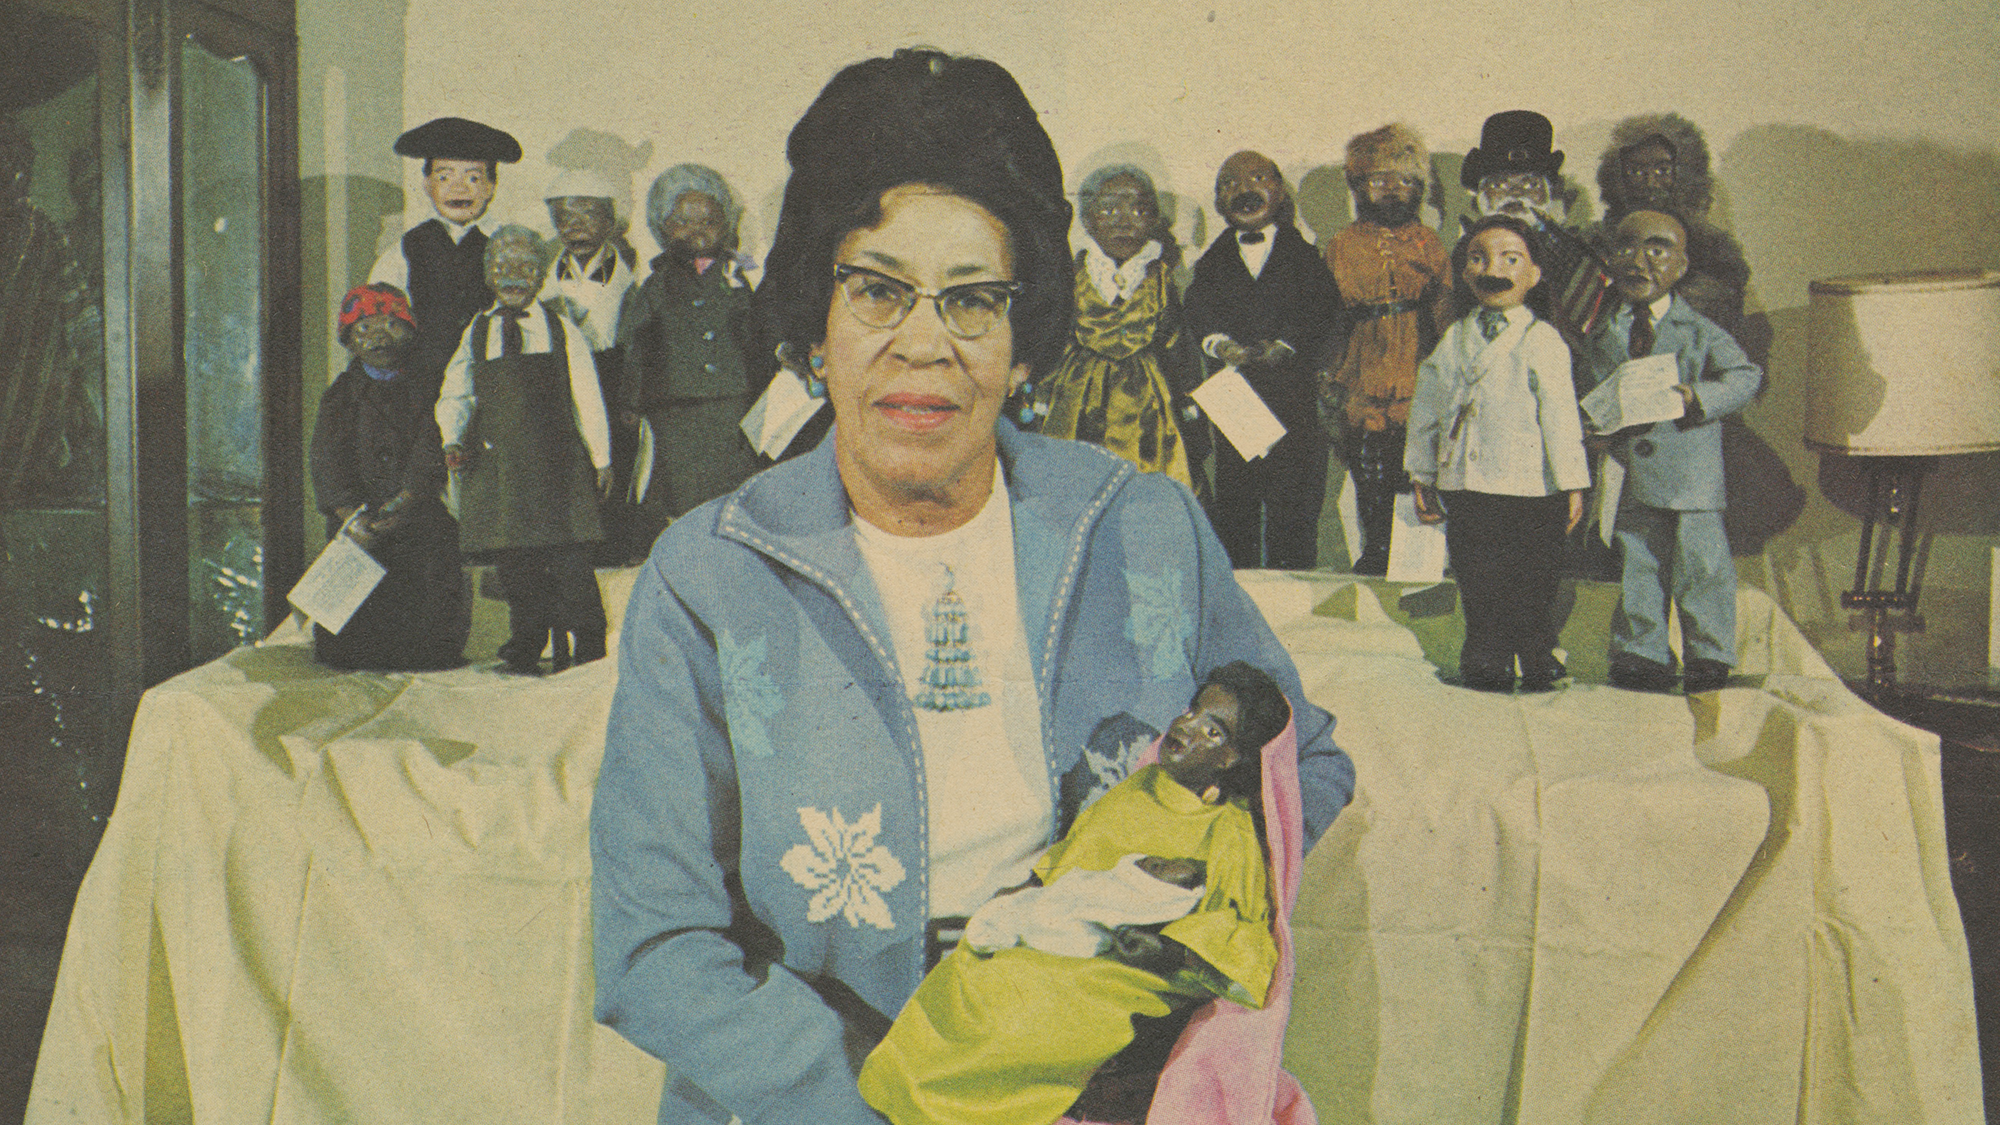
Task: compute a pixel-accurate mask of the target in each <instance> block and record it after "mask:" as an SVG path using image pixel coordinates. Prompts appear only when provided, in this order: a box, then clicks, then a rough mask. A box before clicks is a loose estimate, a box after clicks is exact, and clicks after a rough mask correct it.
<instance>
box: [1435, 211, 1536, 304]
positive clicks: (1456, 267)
mask: <svg viewBox="0 0 2000 1125" xmlns="http://www.w3.org/2000/svg"><path fill="white" fill-rule="evenodd" d="M1489 230H1508V231H1513V232H1514V233H1515V234H1517V235H1519V236H1520V237H1521V242H1522V244H1523V245H1525V246H1527V248H1528V260H1529V261H1531V262H1533V263H1535V265H1537V266H1540V265H1541V264H1542V251H1543V249H1544V246H1543V244H1542V236H1541V235H1539V234H1537V233H1535V229H1534V228H1533V227H1530V226H1529V225H1528V224H1527V223H1526V222H1524V221H1523V220H1521V219H1518V218H1515V217H1514V216H1512V215H1488V216H1486V217H1485V218H1483V219H1480V220H1479V221H1478V222H1476V223H1472V224H1470V225H1468V226H1466V228H1465V233H1464V234H1462V235H1460V236H1459V239H1458V245H1456V246H1454V247H1452V248H1451V275H1452V276H1453V277H1455V278H1457V279H1458V282H1457V285H1456V289H1455V292H1454V293H1453V301H1452V317H1453V319H1457V318H1458V317H1462V316H1464V315H1465V314H1466V313H1469V312H1471V311H1472V310H1473V309H1476V308H1478V307H1479V298H1478V297H1476V296H1474V295H1473V292H1472V286H1471V284H1470V283H1469V282H1467V281H1466V279H1465V255H1466V252H1467V251H1468V250H1470V249H1471V248H1472V240H1473V239H1474V238H1476V237H1478V236H1479V235H1481V234H1484V233H1485V232H1487V231H1489ZM1522 303H1523V304H1525V305H1527V306H1528V311H1530V312H1532V313H1534V314H1535V315H1536V316H1538V317H1541V318H1542V319H1543V320H1548V319H1549V279H1548V278H1547V277H1546V276H1544V277H1543V278H1542V280H1540V281H1538V282H1536V283H1535V287H1534V288H1533V289H1530V290H1528V293H1527V299H1526V300H1525V301H1523V302H1522Z"/></svg>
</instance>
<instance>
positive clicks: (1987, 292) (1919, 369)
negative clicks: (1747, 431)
mask: <svg viewBox="0 0 2000 1125" xmlns="http://www.w3.org/2000/svg"><path fill="white" fill-rule="evenodd" d="M1811 294H1812V297H1811V306H1812V307H1811V329H1810V335H1809V338H1808V342H1807V354H1806V424H1805V440H1806V444H1807V445H1810V446H1812V447H1814V448H1817V449H1824V450H1833V451H1837V452H1845V453H1856V454H1866V455H1872V456H1924V455H1935V454H1945V453H1977V452H1980V451H1982V450H1988V449H2000V272H1995V271H1993V270H1939V271H1933V272H1927V273H1904V274H1870V275H1864V276H1856V277H1836V278H1827V279H1824V280H1821V281H1815V282H1813V283H1812V286H1811Z"/></svg>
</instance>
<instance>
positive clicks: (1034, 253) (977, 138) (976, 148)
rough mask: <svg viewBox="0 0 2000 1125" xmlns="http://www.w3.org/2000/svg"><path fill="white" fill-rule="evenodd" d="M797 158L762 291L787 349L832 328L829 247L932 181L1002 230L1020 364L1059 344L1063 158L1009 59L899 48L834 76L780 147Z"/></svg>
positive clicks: (1064, 322) (1067, 301)
mask: <svg viewBox="0 0 2000 1125" xmlns="http://www.w3.org/2000/svg"><path fill="white" fill-rule="evenodd" d="M785 155H786V157H787V158H788V159H789V160H790V162H791V166H792V175H791V179H790V180H789V181H787V182H786V184H785V201H784V206H783V208H782V209H781V210H780V211H779V214H778V231H777V234H776V235H775V237H774V238H773V239H772V243H771V252H770V254H769V255H768V256H767V257H766V258H765V259H764V280H763V283H762V284H760V285H759V286H758V288H757V300H758V304H759V307H760V309H761V311H762V314H763V316H764V318H765V320H766V323H768V324H770V325H771V326H772V328H773V330H774V332H775V333H776V335H777V338H778V339H779V340H780V341H781V342H782V344H783V346H784V348H785V349H786V350H787V352H788V353H790V354H793V355H796V356H798V357H800V358H803V356H804V353H805V352H806V351H808V350H809V349H811V348H812V347H814V346H816V345H818V344H820V343H821V342H823V341H824V340H825V338H826V318H827V310H828V309H829V308H831V307H832V302H833V265H834V262H833V255H834V251H835V250H836V249H837V248H838V247H839V245H840V242H841V240H842V239H844V238H846V237H847V236H848V235H849V234H851V233H852V232H854V231H857V230H863V229H866V228H869V227H873V226H874V225H876V224H877V223H879V222H881V221H882V206H881V200H882V193H883V192H885V191H888V190H889V189H890V188H893V187H898V186H900V185H903V184H928V185H930V186H932V187H936V188H940V189H943V190H945V191H948V192H950V193H951V194H953V195H957V196H960V197H962V198H964V199H968V200H971V201H972V202H974V203H977V204H979V205H980V206H981V207H984V208H985V209H986V210H988V211H990V212H992V214H993V216H994V217H995V218H997V219H999V220H1000V222H1001V225H1003V226H1005V227H1006V228H1007V235H1008V239H1009V242H1010V249H1011V250H1012V252H1013V256H1014V280H1015V281H1018V282H1020V283H1021V284H1022V285H1023V286H1024V291H1023V292H1022V294H1021V296H1020V297H1019V298H1018V299H1017V300H1015V301H1014V304H1013V308H1012V310H1011V312H1010V314H1009V317H1008V319H1009V321H1010V323H1011V324H1012V326H1013V329H1014V361H1015V362H1016V363H1026V364H1027V365H1028V367H1029V370H1030V371H1031V372H1034V373H1036V374H1039V373H1041V372H1042V371H1044V370H1046V369H1047V368H1048V367H1049V366H1050V365H1051V364H1053V363H1054V362H1055V361H1056V359H1057V358H1058V357H1059V356H1060V355H1061V354H1062V349H1063V346H1064V344H1065V343H1066V342H1067V341H1068V339H1069V334H1070V317H1071V312H1072V305H1073V302H1074V295H1073V293H1072V285H1073V281H1072V276H1071V273H1070V269H1071V267H1070V255H1069V224H1070V215H1071V211H1070V205H1069V200H1068V199H1067V198H1065V197H1064V195H1063V178H1062V165H1061V164H1060V162H1058V160H1057V159H1056V150H1055V146H1054V145H1053V144H1051V143H1050V142H1049V135H1048V133H1047V132H1045V131H1044V130H1043V129H1042V125H1041V122H1040V121H1039V120H1038V119H1037V118H1036V116H1035V107H1034V106H1032V105H1029V104H1028V99H1027V96H1026V95H1025V94H1023V93H1021V87H1020V85H1019V84H1018V83H1016V82H1015V81H1014V76H1013V75H1011V74H1008V73H1007V70H1006V68H1004V67H1002V66H1001V65H1000V64H998V63H995V62H990V61H988V60H986V59H978V58H966V57H954V56H952V55H947V54H945V53H943V52H942V51H935V50H931V49H929V48H917V47H911V48H904V49H903V50H900V51H897V52H896V53H895V54H894V55H893V56H891V57H889V58H886V59H869V60H868V61H866V62H859V63H855V64H854V65H853V66H850V67H848V68H846V69H845V70H842V71H841V72H840V73H839V74H836V75H834V76H833V81H831V82H828V83H827V84H826V89H824V90H821V91H820V94H819V97H818V98H817V99H816V100H815V101H814V102H813V104H812V108H810V109H808V110H806V113H805V116H804V117H801V118H800V119H799V123H798V124H797V125H795V126H793V128H792V134H791V138H790V139H789V140H788V141H787V142H786V144H785Z"/></svg>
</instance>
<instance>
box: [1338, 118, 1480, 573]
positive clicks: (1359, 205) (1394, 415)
mask: <svg viewBox="0 0 2000 1125" xmlns="http://www.w3.org/2000/svg"><path fill="white" fill-rule="evenodd" d="M1430 178H1431V161H1430V152H1429V150H1427V149H1426V148H1425V147H1424V142H1423V138H1422V137H1420V136H1418V135H1417V133H1416V131H1415V130H1414V129H1411V128H1409V127H1408V126H1406V125H1385V126H1383V127H1382V128H1380V129H1377V130H1375V131H1373V132H1370V133H1363V134H1361V135H1360V136H1357V137H1355V138H1354V139H1352V140H1350V141H1348V142H1347V186H1348V189H1349V190H1350V191H1351V192H1353V195H1354V213H1355V217H1356V221H1355V222H1354V223H1353V224H1352V225H1350V226H1348V227H1345V228H1343V229H1342V230H1341V231H1340V233H1338V234H1336V235H1334V236H1333V238H1331V239H1330V240H1328V242H1327V244H1326V265H1327V268H1328V269H1329V270H1331V271H1333V280H1334V283H1335V284H1336V285H1337V286H1338V287H1339V289H1340V304H1341V308H1340V313H1341V318H1340V333H1341V334H1342V335H1344V337H1345V340H1344V343H1343V344H1338V345H1336V348H1338V349H1339V352H1340V358H1339V359H1338V361H1337V362H1336V363H1335V364H1334V365H1333V367H1332V376H1333V384H1334V386H1336V387H1338V388H1339V389H1340V390H1342V391H1344V392H1345V393H1346V404H1345V409H1344V411H1343V413H1344V418H1343V421H1344V424H1345V427H1346V430H1347V434H1346V440H1344V441H1343V442H1342V443H1341V448H1342V449H1343V450H1344V451H1345V452H1346V454H1347V467H1348V472H1349V474H1350V475H1352V477H1353V478H1354V494H1355V499H1356V501H1357V503H1358V506H1359V508H1360V509H1361V542H1362V551H1361V556H1360V557H1359V558H1357V559H1356V560H1354V573H1356V574H1376V575H1379V574H1383V573H1385V572H1387V571H1388V569H1389V529H1390V528H1391V526H1393V525H1394V523H1395V519H1396V494H1397V493H1399V492H1408V491H1409V490H1410V480H1409V477H1408V476H1407V475H1406V474H1405V473H1404V472H1403V436H1404V432H1405V430H1404V428H1405V425H1406V423H1407V422H1408V421H1409V417H1410V396H1411V395H1412V394H1414V393H1415V392H1416V386H1417V361H1418V360H1420V359H1422V358H1423V357H1424V356H1426V355H1428V354H1430V350H1431V349H1432V348H1433V347H1435V346H1436V345H1437V341H1438V336H1439V335H1440V334H1441V333H1442V332H1443V331H1444V326H1445V324H1446V323H1447V322H1448V321H1449V320H1450V312H1449V309H1450V302H1451V263H1450V261H1449V260H1447V258H1446V257H1445V251H1444V244H1443V243H1442V242H1440V241H1439V240H1438V236H1437V232H1436V231H1434V230H1432V229H1431V228H1429V227H1427V226H1425V225H1424V224H1423V223H1421V222H1419V221H1418V219H1417V215H1418V212H1419V211H1420V210H1421V209H1422V207H1423V202H1424V192H1425V190H1426V189H1427V188H1428V187H1429V186H1430Z"/></svg>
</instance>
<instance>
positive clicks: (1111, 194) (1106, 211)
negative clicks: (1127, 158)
mask: <svg viewBox="0 0 2000 1125" xmlns="http://www.w3.org/2000/svg"><path fill="white" fill-rule="evenodd" d="M1159 227H1160V207H1159V202H1158V201H1157V200H1155V199H1154V198H1153V193H1152V192H1150V191H1147V190H1146V185H1144V184H1142V183H1140V182H1139V180H1138V178H1137V177H1136V176H1113V177H1111V178H1110V179H1108V180H1106V181H1104V182H1103V183H1102V184H1100V185H1098V188H1097V195H1096V196H1095V197H1094V198H1093V199H1092V200H1091V201H1090V206H1088V207H1086V208H1084V209H1083V230H1084V233H1086V234H1088V235H1090V238H1091V241H1093V242H1095V243H1097V248H1098V249H1099V250H1102V251H1104V254H1105V256H1106V257H1108V258H1110V259H1111V260H1112V261H1114V262H1117V263H1118V264H1119V265H1124V264H1125V263H1126V261H1128V260H1129V259H1130V258H1131V257H1132V255H1134V254H1137V253H1138V252H1139V251H1141V250H1144V249H1145V248H1146V243H1148V242H1150V241H1152V240H1153V239H1154V238H1156V237H1158V235H1159Z"/></svg>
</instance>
